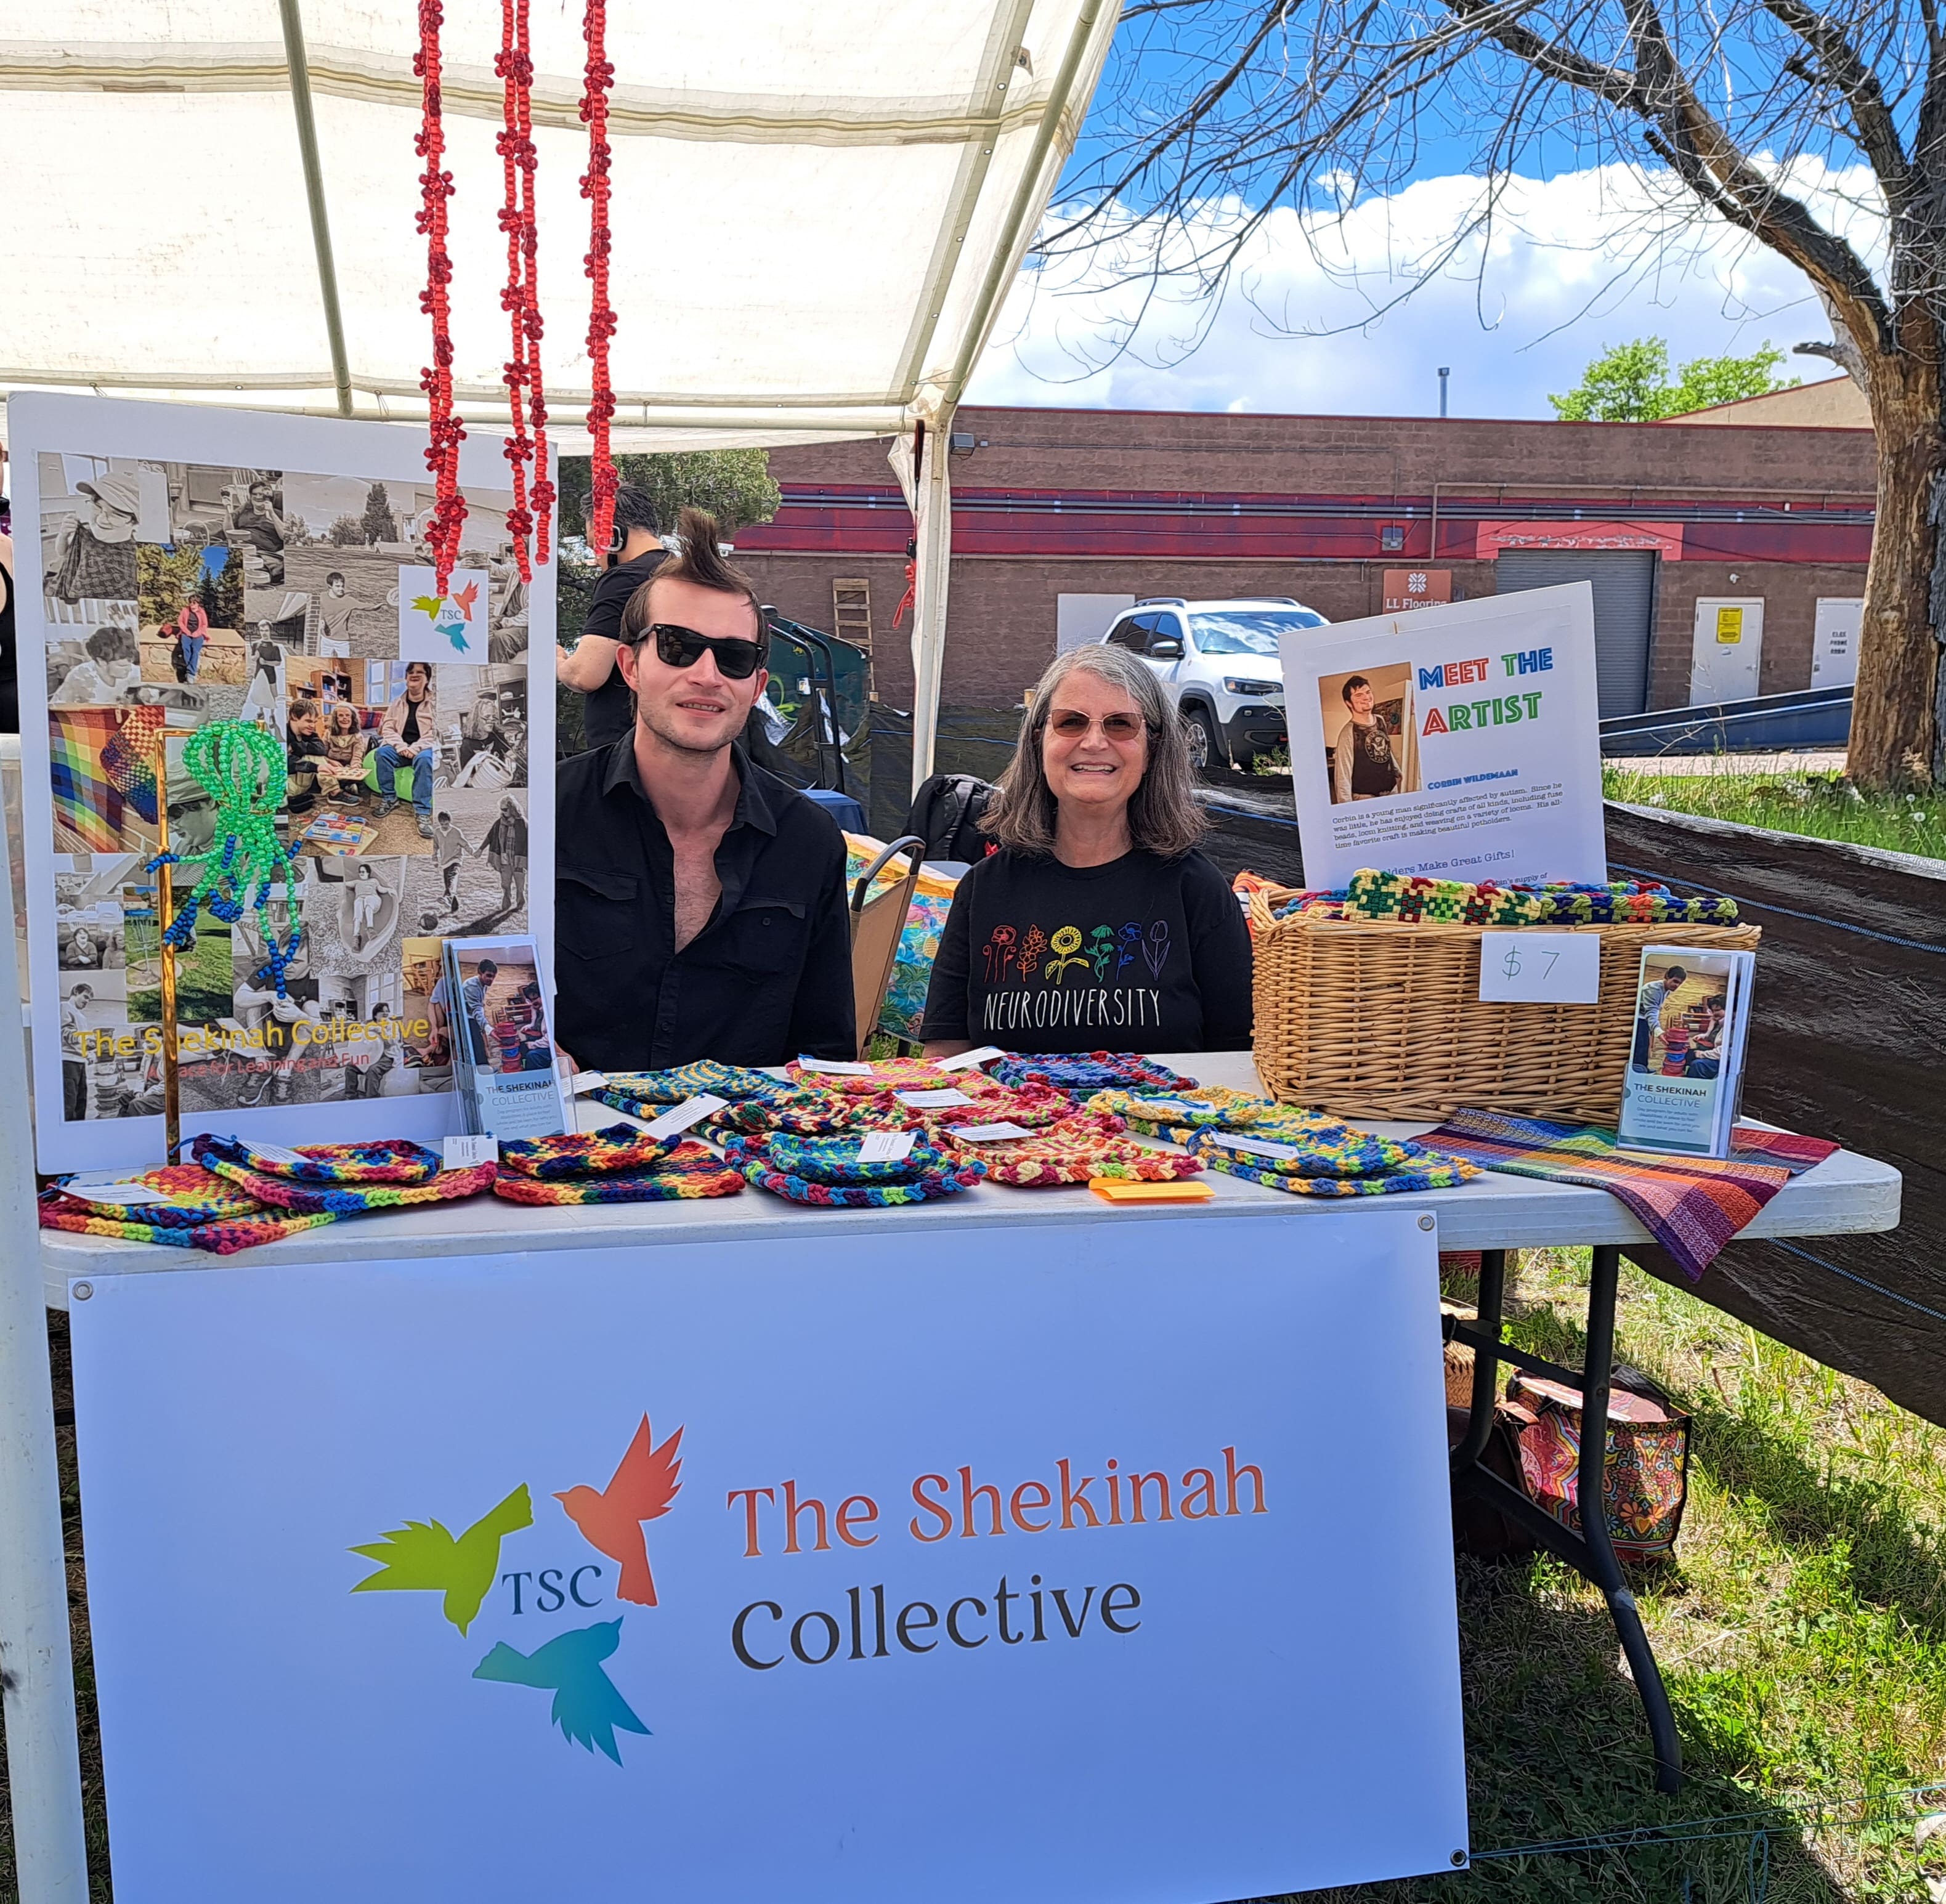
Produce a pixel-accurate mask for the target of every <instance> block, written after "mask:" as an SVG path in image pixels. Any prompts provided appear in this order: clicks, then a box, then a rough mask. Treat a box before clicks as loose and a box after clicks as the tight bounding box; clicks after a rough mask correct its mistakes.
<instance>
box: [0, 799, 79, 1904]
mask: <svg viewBox="0 0 1946 1904" xmlns="http://www.w3.org/2000/svg"><path fill="white" fill-rule="evenodd" d="M5 835H6V824H5V819H4V816H0V846H5V847H6V848H7V850H8V853H10V854H11V850H12V844H11V842H10V841H8V840H7V839H6V837H5ZM8 864H9V865H11V858H10V859H8ZM5 890H8V891H9V892H10V893H11V881H9V882H8V885H7V887H6V888H5ZM12 912H13V906H12V903H11V900H9V903H8V907H7V914H8V916H7V917H6V918H5V919H4V920H0V1012H4V1013H5V1014H8V1016H10V1017H11V1014H13V1012H14V1009H15V1001H16V1000H17V998H19V997H20V954H19V948H18V945H17V941H16V940H15V938H14V930H13V921H12ZM42 1023H43V1025H44V1026H45V1027H47V1029H48V1035H52V1034H53V1031H54V1024H55V1016H54V1013H53V1012H52V1011H46V1012H44V1013H43V1014H42ZM33 1171H34V1131H33V1120H32V1116H31V1115H30V1113H29V1106H28V1101H27V1065H26V1041H25V1040H24V1039H23V1038H22V1036H21V1035H20V1030H19V1029H18V1028H17V1027H16V1026H11V1025H9V1026H5V1027H4V1028H0V1688H4V1696H5V1710H6V1718H7V1776H8V1784H9V1786H10V1788H11V1794H12V1799H13V1814H14V1863H15V1869H16V1872H17V1877H18V1879H19V1883H20V1893H19V1894H20V1904H88V1846H87V1841H86V1838H85V1835H84V1833H83V1830H82V1812H81V1759H80V1754H79V1748H78V1747H77V1745H76V1737H75V1716H74V1662H73V1656H72V1654H71V1652H70V1645H71V1641H70V1635H69V1633H68V1624H67V1558H66V1547H65V1544H64V1540H63V1535H62V1532H61V1511H60V1470H59V1469H58V1467H57V1464H56V1461H55V1455H54V1394H53V1388H52V1384H51V1381H50V1378H49V1375H48V1316H47V1306H46V1296H45V1292H44V1291H43V1289H42V1283H41V1232H40V1224H39V1215H38V1212H37V1211H36V1205H35V1201H34V1175H33Z"/></svg>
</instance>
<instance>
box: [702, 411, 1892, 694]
mask: <svg viewBox="0 0 1946 1904" xmlns="http://www.w3.org/2000/svg"><path fill="white" fill-rule="evenodd" d="M1737 409H1746V410H1748V411H1750V412H1754V413H1753V414H1751V415H1748V416H1747V418H1731V417H1730V416H1729V415H1727V414H1726V412H1730V411H1734V410H1737ZM1731 421H1736V422H1739V423H1741V425H1742V427H1731V428H1725V427H1722V426H1723V424H1725V423H1726V422H1731ZM953 444H954V448H953V452H952V455H953V505H954V507H953V579H952V589H951V593H950V597H949V600H948V606H947V642H946V670H945V680H944V699H945V700H946V701H947V702H949V703H957V704H960V705H988V706H991V705H1010V704H1012V703H1014V702H1017V701H1018V699H1019V697H1020V693H1021V690H1022V689H1023V688H1024V687H1026V686H1027V685H1028V684H1030V682H1031V681H1033V679H1034V677H1036V674H1039V671H1040V670H1041V668H1042V667H1043V666H1044V665H1046V662H1047V660H1048V659H1049V657H1050V656H1052V654H1053V653H1055V649H1056V645H1057V642H1058V641H1065V642H1067V643H1071V642H1072V641H1073V640H1077V639H1083V638H1086V637H1087V636H1088V635H1089V634H1092V633H1098V632H1099V631H1100V630H1101V628H1105V626H1106V625H1107V620H1108V619H1109V617H1110V616H1111V615H1112V614H1113V613H1114V611H1115V609H1116V608H1117V607H1118V606H1122V605H1125V604H1126V603H1127V602H1128V601H1129V600H1131V599H1133V598H1135V597H1142V596H1148V595H1183V596H1187V597H1192V598H1194V597H1222V596H1236V595H1291V596H1295V597H1297V598H1298V599H1299V600H1301V601H1302V602H1304V603H1306V604H1308V606H1311V607H1313V608H1315V609H1317V610H1318V611H1319V612H1320V613H1322V614H1324V615H1325V616H1327V617H1329V618H1330V619H1331V620H1333V621H1334V622H1336V621H1349V620H1351V619H1354V618H1355V617H1357V616H1363V615H1369V614H1376V613H1379V612H1380V611H1381V609H1382V606H1383V605H1384V603H1385V599H1386V596H1385V589H1386V586H1387V582H1386V577H1387V572H1388V571H1391V572H1394V575H1393V585H1394V586H1395V587H1396V588H1399V589H1401V590H1403V589H1404V588H1406V586H1407V576H1408V575H1410V576H1431V577H1432V582H1431V585H1430V586H1431V588H1432V591H1433V592H1435V593H1437V592H1438V591H1439V590H1440V589H1441V588H1443V587H1444V586H1446V585H1449V584H1450V588H1451V591H1452V594H1453V599H1455V600H1463V599H1466V598H1469V597H1475V596H1478V595H1481V594H1493V593H1496V592H1504V591H1506V590H1509V589H1510V588H1525V587H1535V586H1539V585H1543V584H1546V583H1548V582H1558V581H1563V580H1571V579H1579V578H1580V577H1583V576H1586V577H1587V578H1588V579H1590V580H1592V582H1593V583H1594V585H1595V603H1596V638H1597V642H1598V646H1599V648H1600V651H1601V662H1602V704H1603V705H1602V711H1603V712H1604V714H1623V713H1631V712H1635V711H1639V710H1640V709H1641V708H1644V707H1651V708H1657V707H1679V706H1682V705H1687V704H1688V703H1689V702H1691V699H1737V698H1742V696H1744V695H1747V694H1755V693H1764V694H1771V693H1783V692H1785V691H1787V690H1791V689H1795V688H1802V687H1809V686H1812V685H1813V684H1814V683H1813V665H1814V658H1815V659H1816V662H1817V664H1818V671H1817V675H1816V682H1815V684H1817V685H1819V686H1827V685H1831V684H1835V683H1836V682H1837V681H1839V680H1849V678H1850V677H1849V674H1848V673H1847V672H1846V667H1847V665H1848V660H1849V659H1850V657H1851V656H1855V647H1856V634H1855V629H1856V623H1855V619H1853V618H1855V613H1856V602H1857V599H1858V597H1860V596H1861V595H1862V594H1863V593H1864V575H1865V566H1866V563H1867V560H1868V559H1869V557H1870V552H1871V525H1872V500H1873V440H1872V435H1871V432H1870V430H1869V429H1861V428H1856V427H1830V426H1829V425H1828V424H1827V425H1825V426H1824V427H1803V426H1801V425H1795V424H1793V425H1779V424H1775V423H1772V422H1770V421H1767V420H1765V417H1764V415H1763V405H1762V403H1761V402H1759V403H1758V404H1756V405H1754V406H1736V405H1726V406H1723V408H1722V410H1719V411H1717V412H1711V413H1710V421H1709V422H1708V423H1707V424H1700V423H1689V422H1670V423H1660V424H1623V423H1595V424H1574V423H1512V422H1492V421H1467V420H1460V419H1452V420H1447V421H1437V420H1429V419H1426V418H1388V417H1336V416H1328V417H1294V416H1237V415H1208V414H1203V413H1188V414H1172V413H1157V412H1130V411H1112V410H1052V409H1048V410H1042V409H962V411H961V412H959V418H958V420H957V422H956V426H955V430H954V434H953ZM771 469H772V471H773V473H774V474H775V476H776V477H777V480H778V482H779V483H780V484H781V486H782V487H783V496H784V501H783V508H781V509H780V511H779V512H778V514H777V518H776V520H774V521H773V522H771V523H767V524H765V525H764V526H761V527H758V528H749V529H743V530H740V532H738V534H737V553H738V559H739V560H740V561H741V562H742V563H744V564H745V565H746V566H748V567H749V569H751V571H752V572H753V574H754V575H755V576H756V577H757V579H758V582H759V585H760V586H761V588H762V589H763V591H764V593H765V595H766V597H767V598H768V599H769V600H773V601H774V602H775V603H777V606H778V607H779V608H780V609H782V610H783V612H784V613H786V614H787V615H789V616H793V617H795V619H798V620H800V621H803V622H808V623H809V624H810V625H812V626H813V627H816V628H832V627H833V626H834V625H839V624H840V623H841V622H851V624H852V625H854V627H859V626H862V625H863V620H862V618H863V616H864V615H865V614H866V613H867V612H869V618H870V631H871V634H872V637H873V648H874V653H875V665H876V676H877V684H878V691H879V693H880V694H881V695H882V696H884V698H885V699H887V700H888V701H891V702H893V703H894V704H896V705H908V704H909V702H908V698H907V697H909V696H910V693H911V686H912V670H911V662H910V651H909V647H908V643H907V632H906V631H900V632H897V633H894V631H893V629H892V628H891V618H892V613H893V610H894V608H895V606H896V605H897V602H898V600H899V597H900V594H902V593H903V590H904V588H905V548H906V545H907V538H908V537H909V535H910V533H911V522H910V517H909V516H908V515H907V511H906V508H905V505H904V503H903V501H902V500H901V498H900V494H899V490H898V486H897V483H896V482H895V481H894V479H893V476H892V473H891V468H889V466H888V464H887V462H886V461H885V444H884V443H883V442H882V441H880V442H864V443H832V444H825V445H820V446H807V447H804V448H798V449H778V450H774V451H773V452H771ZM1401 572H1403V573H1401ZM857 583H863V584H865V585H866V591H865V594H866V597H868V601H869V609H868V610H867V601H866V599H863V598H861V597H860V591H858V590H857V588H855V587H849V586H848V587H845V588H839V585H840V584H845V585H855V584H857ZM909 629H910V622H909V621H908V622H907V630H909ZM1848 629H1849V634H1848V633H1847V631H1848ZM1705 690H1707V691H1705Z"/></svg>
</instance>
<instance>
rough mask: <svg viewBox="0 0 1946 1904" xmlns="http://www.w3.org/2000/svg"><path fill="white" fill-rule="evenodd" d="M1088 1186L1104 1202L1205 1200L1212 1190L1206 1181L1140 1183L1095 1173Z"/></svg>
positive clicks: (1193, 1201) (1210, 1196)
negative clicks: (1095, 1175) (1098, 1175)
mask: <svg viewBox="0 0 1946 1904" xmlns="http://www.w3.org/2000/svg"><path fill="white" fill-rule="evenodd" d="M1088 1187H1089V1189H1090V1190H1092V1191H1093V1192H1094V1193H1095V1195H1096V1196H1098V1197H1099V1198H1101V1200H1102V1202H1104V1203H1207V1202H1209V1199H1211V1198H1212V1197H1213V1196H1215V1194H1216V1193H1215V1191H1214V1190H1212V1189H1211V1188H1210V1187H1209V1185H1208V1184H1207V1183H1138V1182H1135V1180H1132V1179H1130V1178H1126V1177H1091V1178H1090V1179H1089V1183H1088Z"/></svg>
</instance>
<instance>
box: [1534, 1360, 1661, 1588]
mask: <svg viewBox="0 0 1946 1904" xmlns="http://www.w3.org/2000/svg"><path fill="white" fill-rule="evenodd" d="M1500 1419H1501V1420H1502V1421H1504V1422H1506V1424H1507V1425H1508V1426H1509V1427H1510V1428H1511V1429H1512V1430H1513V1434H1514V1439H1515V1444H1516V1446H1517V1447H1518V1450H1519V1454H1520V1484H1521V1489H1523V1491H1524V1492H1525V1493H1526V1495H1527V1498H1528V1499H1529V1500H1531V1501H1533V1502H1534V1503H1535V1504H1536V1505H1537V1506H1538V1507H1541V1508H1542V1509H1543V1510H1544V1511H1546V1513H1548V1514H1551V1515H1552V1517H1554V1518H1555V1520H1558V1521H1559V1522H1560V1523H1561V1525H1562V1526H1564V1527H1566V1528H1568V1529H1570V1530H1571V1532H1574V1533H1577V1534H1578V1533H1579V1532H1580V1531H1581V1509H1580V1503H1579V1501H1578V1500H1577V1493H1578V1491H1579V1488H1580V1461H1581V1391H1580V1390H1579V1389H1577V1388H1571V1387H1568V1384H1566V1383H1565V1382H1558V1381H1548V1380H1547V1379H1546V1378H1544V1377H1542V1376H1538V1375H1527V1374H1525V1373H1524V1372H1522V1371H1521V1370H1519V1369H1515V1371H1514V1373H1513V1375H1512V1378H1511V1379H1510V1380H1509V1381H1508V1384H1507V1393H1506V1399H1505V1400H1504V1401H1503V1402H1502V1403H1500ZM1688 1486H1689V1418H1688V1415H1685V1414H1683V1413H1682V1412H1681V1411H1680V1410H1679V1409H1677V1408H1676V1406H1675V1404H1674V1403H1672V1402H1671V1401H1670V1399H1669V1398H1668V1396H1666V1395H1664V1394H1663V1393H1662V1392H1661V1390H1659V1389H1657V1387H1655V1386H1654V1384H1652V1383H1651V1382H1650V1381H1648V1379H1647V1378H1645V1377H1644V1376H1642V1375H1638V1374H1637V1373H1636V1372H1635V1371H1634V1370H1632V1369H1625V1368H1623V1367H1621V1366H1619V1365H1618V1366H1617V1368H1616V1369H1615V1371H1614V1376H1613V1386H1612V1387H1611V1389H1610V1391H1609V1396H1608V1467H1607V1470H1606V1475H1605V1481H1604V1485H1603V1489H1602V1501H1603V1505H1604V1506H1605V1507H1606V1509H1607V1511H1608V1532H1609V1537H1610V1538H1611V1540H1612V1541H1614V1548H1615V1553H1616V1556H1617V1558H1618V1559H1620V1560H1663V1559H1666V1558H1667V1557H1668V1556H1669V1555H1670V1554H1673V1552H1674V1551H1675V1548H1676V1533H1677V1532H1678V1530H1679V1529H1680V1528H1681V1526H1682V1509H1683V1504H1684V1502H1685V1500H1686V1499H1687V1498H1688Z"/></svg>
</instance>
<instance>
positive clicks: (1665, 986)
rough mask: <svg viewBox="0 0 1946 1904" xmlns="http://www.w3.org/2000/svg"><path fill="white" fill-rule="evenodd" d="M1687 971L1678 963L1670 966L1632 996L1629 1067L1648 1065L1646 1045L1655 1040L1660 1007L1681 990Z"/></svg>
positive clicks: (1659, 1021)
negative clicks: (1633, 1038)
mask: <svg viewBox="0 0 1946 1904" xmlns="http://www.w3.org/2000/svg"><path fill="white" fill-rule="evenodd" d="M1687 978H1688V974H1687V973H1686V972H1685V971H1683V969H1682V967H1681V966H1680V965H1672V966H1670V967H1669V968H1668V969H1667V970H1666V971H1664V973H1663V975H1662V977H1660V979H1651V980H1650V981H1649V982H1648V983H1647V984H1646V985H1645V986H1643V987H1642V989H1641V990H1640V991H1639V992H1637V993H1636V1042H1635V1050H1634V1051H1633V1052H1632V1054H1630V1056H1629V1068H1630V1069H1632V1070H1636V1071H1646V1070H1647V1069H1648V1068H1649V1047H1650V1046H1651V1045H1652V1044H1653V1043H1654V1041H1655V1034H1656V1032H1657V1029H1658V1028H1659V1027H1660V1025H1661V1023H1662V1008H1663V1006H1664V1005H1666V1004H1667V1003H1668V1002H1669V1001H1670V998H1671V997H1673V995H1675V994H1676V992H1679V991H1681V990H1682V986H1683V982H1684V980H1685V979H1687Z"/></svg>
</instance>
